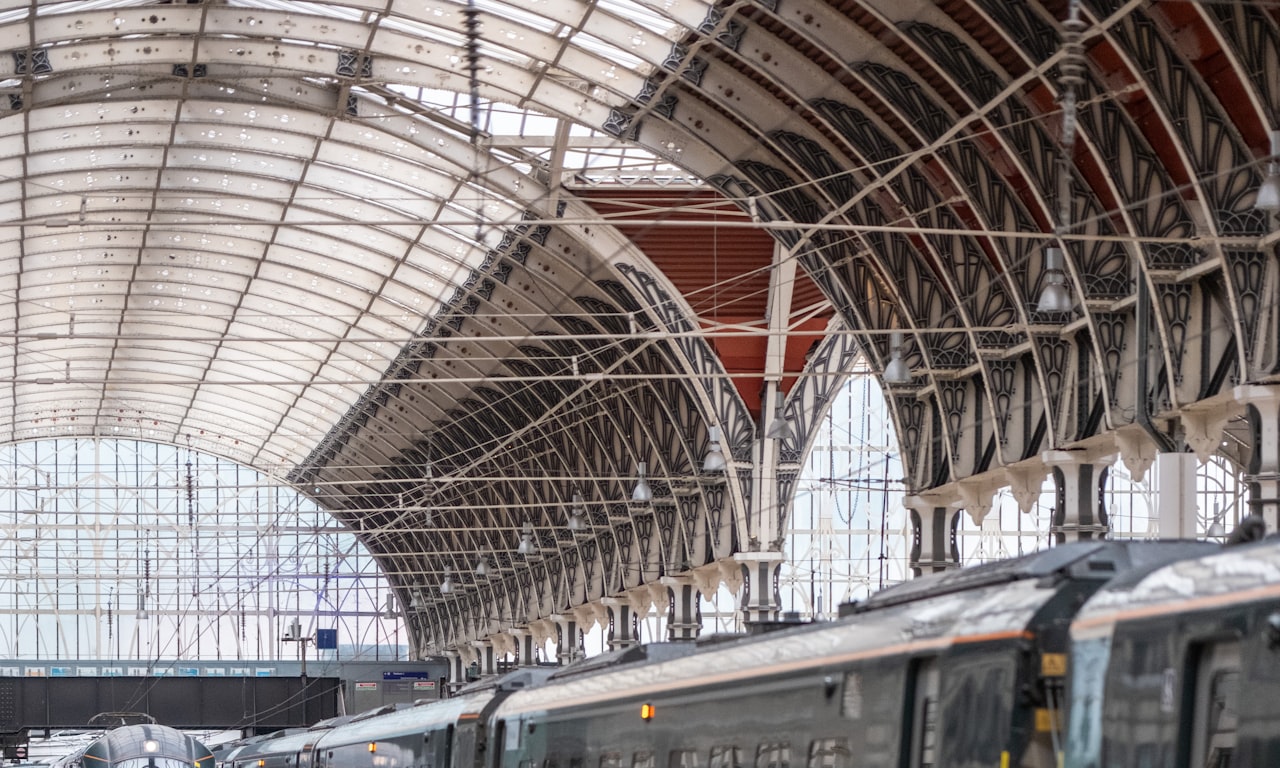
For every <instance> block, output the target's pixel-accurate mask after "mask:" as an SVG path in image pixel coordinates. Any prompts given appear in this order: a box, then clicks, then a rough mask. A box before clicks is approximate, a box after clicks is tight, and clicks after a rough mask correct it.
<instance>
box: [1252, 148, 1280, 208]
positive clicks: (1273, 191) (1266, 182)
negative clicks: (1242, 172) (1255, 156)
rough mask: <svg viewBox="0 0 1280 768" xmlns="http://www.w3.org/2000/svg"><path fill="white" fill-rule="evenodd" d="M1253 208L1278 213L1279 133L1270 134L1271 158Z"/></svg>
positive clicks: (1279, 177) (1279, 178)
mask: <svg viewBox="0 0 1280 768" xmlns="http://www.w3.org/2000/svg"><path fill="white" fill-rule="evenodd" d="M1253 207H1254V210H1258V211H1266V212H1267V213H1280V131H1272V132H1271V158H1270V162H1268V163H1267V175H1266V176H1265V177H1263V179H1262V185H1261V186H1259V187H1258V196H1257V197H1255V198H1254V199H1253Z"/></svg>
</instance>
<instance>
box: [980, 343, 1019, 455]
mask: <svg viewBox="0 0 1280 768" xmlns="http://www.w3.org/2000/svg"><path fill="white" fill-rule="evenodd" d="M986 374H987V375H986V385H987V391H989V392H990V393H991V400H992V407H993V408H994V409H995V414H994V416H995V427H996V436H997V439H999V441H1000V445H1008V444H1009V417H1010V416H1011V415H1012V414H1013V396H1014V395H1015V394H1017V392H1018V364H1017V363H1016V362H1014V361H1013V360H989V361H987V364H986Z"/></svg>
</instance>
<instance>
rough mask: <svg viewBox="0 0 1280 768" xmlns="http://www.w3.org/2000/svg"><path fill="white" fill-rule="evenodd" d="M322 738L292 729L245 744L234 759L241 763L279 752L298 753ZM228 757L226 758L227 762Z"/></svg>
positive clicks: (307, 731)
mask: <svg viewBox="0 0 1280 768" xmlns="http://www.w3.org/2000/svg"><path fill="white" fill-rule="evenodd" d="M318 738H320V737H319V735H318V734H317V733H315V732H314V731H309V730H307V729H305V728H304V729H301V730H294V729H290V732H289V733H278V734H276V735H274V736H271V737H269V738H266V739H261V740H259V741H255V742H253V743H252V744H245V745H243V748H242V749H241V750H240V751H238V752H236V753H235V755H234V759H235V760H236V761H237V762H239V761H241V760H252V759H254V758H255V757H257V756H258V755H273V754H276V753H277V752H296V751H298V750H300V749H302V748H303V747H305V746H307V745H308V744H313V743H315V741H316V740H317V739H318ZM226 759H227V757H224V758H223V760H224V761H225V760H226Z"/></svg>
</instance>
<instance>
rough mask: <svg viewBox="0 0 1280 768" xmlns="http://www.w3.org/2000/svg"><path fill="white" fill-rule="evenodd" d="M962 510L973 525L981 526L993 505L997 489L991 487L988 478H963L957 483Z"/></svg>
mask: <svg viewBox="0 0 1280 768" xmlns="http://www.w3.org/2000/svg"><path fill="white" fill-rule="evenodd" d="M957 486H958V488H959V492H960V501H961V503H962V504H963V505H964V506H963V509H964V511H965V512H967V513H968V514H969V519H970V520H972V521H973V524H974V525H982V521H983V520H984V519H985V518H986V516H987V515H988V514H989V513H990V512H991V508H992V507H993V506H994V505H995V499H996V494H997V493H998V492H999V491H1000V489H999V487H997V486H994V485H992V483H991V480H990V478H977V477H973V478H965V479H964V480H961V481H960V482H959V483H957Z"/></svg>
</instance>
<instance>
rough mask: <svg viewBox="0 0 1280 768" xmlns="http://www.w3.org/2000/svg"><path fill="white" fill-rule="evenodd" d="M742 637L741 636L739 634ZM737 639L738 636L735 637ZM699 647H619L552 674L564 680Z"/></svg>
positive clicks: (683, 644)
mask: <svg viewBox="0 0 1280 768" xmlns="http://www.w3.org/2000/svg"><path fill="white" fill-rule="evenodd" d="M739 637H741V636H739ZM735 639H737V638H735ZM697 649H698V648H697V646H696V645H695V644H694V643H690V642H687V641H686V642H672V643H648V644H646V645H633V646H631V647H629V648H619V649H617V650H613V651H607V652H605V653H601V654H597V655H595V656H592V657H590V658H586V659H581V660H579V661H575V662H574V663H573V664H570V665H569V666H567V667H561V668H559V669H558V670H556V671H555V672H554V674H552V675H551V677H550V679H552V680H564V679H567V678H570V677H577V676H579V675H588V674H592V673H595V672H599V671H601V670H603V669H614V668H617V667H620V666H625V665H627V664H643V663H646V662H650V661H666V660H668V659H678V658H680V657H681V656H687V655H689V654H691V653H693V652H694V651H696V650H697Z"/></svg>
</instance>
